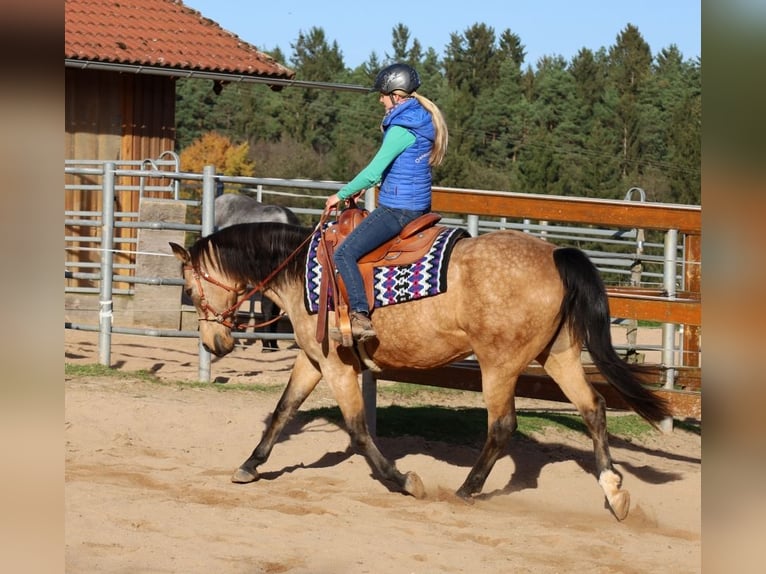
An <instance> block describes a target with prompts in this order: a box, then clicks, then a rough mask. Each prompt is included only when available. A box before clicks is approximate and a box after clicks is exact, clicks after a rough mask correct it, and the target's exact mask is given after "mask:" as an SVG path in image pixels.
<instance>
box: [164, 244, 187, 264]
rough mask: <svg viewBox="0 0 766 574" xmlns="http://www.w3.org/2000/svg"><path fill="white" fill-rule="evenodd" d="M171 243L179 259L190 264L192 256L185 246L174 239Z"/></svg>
mask: <svg viewBox="0 0 766 574" xmlns="http://www.w3.org/2000/svg"><path fill="white" fill-rule="evenodd" d="M169 243H170V248H171V249H172V250H173V253H174V254H175V256H176V257H178V259H180V260H181V263H183V264H184V265H188V264H189V262H190V261H191V256H190V255H189V252H188V251H186V249H184V248H183V247H181V246H180V245H178V243H173V242H172V241H170V242H169Z"/></svg>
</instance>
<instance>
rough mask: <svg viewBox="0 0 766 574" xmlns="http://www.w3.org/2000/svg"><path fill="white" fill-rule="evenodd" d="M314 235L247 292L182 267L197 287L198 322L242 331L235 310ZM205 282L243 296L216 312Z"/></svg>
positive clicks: (197, 268)
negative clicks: (214, 323) (200, 313)
mask: <svg viewBox="0 0 766 574" xmlns="http://www.w3.org/2000/svg"><path fill="white" fill-rule="evenodd" d="M324 220H325V216H324V214H323V215H322V218H321V219H320V221H319V223H318V224H317V229H319V228H321V226H322V224H323V223H324ZM313 235H314V231H312V232H311V233H310V234H309V235H308V237H306V239H304V240H303V241H302V242H301V244H300V245H298V247H296V248H295V249H294V250H293V252H292V253H290V255H288V256H287V257H286V258H285V259H284V261H282V263H280V264H279V265H277V267H276V269H274V270H273V271H272V272H271V273H269V274H268V275H267V276H266V278H265V279H263V281H261V282H260V283H258V284H257V285H256V286H255V287H253V288H252V289H250V290H249V291H247V290H246V289H238V288H237V287H232V286H230V285H226V284H225V283H221V282H220V281H219V280H218V279H216V278H215V277H213V276H211V275H210V274H209V273H208V272H207V271H206V270H204V269H202V268H201V267H197V266H194V265H193V264H191V265H184V270H188V271H191V273H192V277H193V278H194V282H195V283H196V285H197V291H198V293H199V299H200V302H199V308H200V311H202V313H203V316H202V317H197V320H198V321H214V322H216V323H220V324H221V325H223V326H224V327H228V328H229V329H232V330H234V331H238V330H243V329H244V328H245V327H246V326H247V325H246V324H244V323H243V324H239V325H237V324H236V323H235V322H234V320H233V319H234V316H235V314H236V313H237V310H238V309H239V307H240V305H242V303H244V302H245V301H247V300H248V299H250V297H252V296H253V295H255V294H256V293H258V292H259V291H262V290H263V289H264V288H265V287H266V286H267V285H268V284H269V283H270V282H271V280H272V279H274V277H276V276H277V274H278V273H279V272H280V271H282V270H283V269H284V268H285V267H286V266H287V264H288V263H289V262H290V261H291V260H292V259H293V258H294V257H295V256H296V255H297V254H298V252H299V251H300V250H301V249H302V248H303V246H304V245H306V243H308V242H309V240H310V239H311V237H312V236H313ZM203 279H204V280H205V281H207V282H208V283H212V284H213V285H215V286H216V287H220V288H221V289H224V290H225V291H228V292H229V293H234V294H235V295H239V294H240V293H243V295H241V296H239V297H238V299H237V300H236V301H235V302H234V304H233V305H232V306H230V307H228V308H227V309H224V310H223V311H220V312H218V311H216V310H215V309H214V308H213V307H212V306H211V305H210V303H208V301H207V297H206V296H205V290H204V289H203V287H202V285H203V283H202V280H203ZM284 316H285V313H284V312H282V313H280V314H279V315H277V316H276V317H274V318H273V319H269V320H268V321H264V322H262V323H258V324H256V325H253V328H254V329H258V328H260V327H265V326H267V325H271V324H272V323H275V322H276V321H279V320H280V319H281V318H282V317H284Z"/></svg>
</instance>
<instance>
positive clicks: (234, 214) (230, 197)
mask: <svg viewBox="0 0 766 574" xmlns="http://www.w3.org/2000/svg"><path fill="white" fill-rule="evenodd" d="M263 221H281V222H282V223H292V224H294V225H297V224H298V223H299V220H298V216H297V215H295V213H294V212H292V211H291V210H290V209H288V208H287V207H282V206H281V205H269V204H266V203H261V202H260V201H258V200H257V199H255V198H253V197H250V196H249V195H240V194H237V193H224V194H222V195H219V196H217V197H216V198H215V227H216V229H223V228H225V227H229V226H230V225H236V224H237V223H258V222H263ZM254 300H255V296H254V297H253V298H252V299H251V305H252V303H253V302H254ZM260 300H261V314H262V315H263V320H264V321H265V322H267V323H268V325H267V326H266V332H267V333H272V334H273V333H276V332H277V328H278V319H277V317H279V313H280V309H279V307H278V306H277V304H276V303H274V302H273V301H272V300H271V299H269V298H268V297H260ZM251 308H252V307H251ZM270 321H271V322H270ZM261 344H262V347H261V351H262V352H263V353H272V352H274V351H278V350H279V345H278V344H277V341H276V339H261Z"/></svg>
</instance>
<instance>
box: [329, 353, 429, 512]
mask: <svg viewBox="0 0 766 574" xmlns="http://www.w3.org/2000/svg"><path fill="white" fill-rule="evenodd" d="M333 371H335V372H332V373H327V375H328V376H327V381H328V383H329V384H330V386H331V387H332V390H333V393H334V395H335V400H336V401H337V403H338V406H339V407H340V410H341V413H342V414H343V420H344V421H345V423H346V428H347V429H348V433H349V435H350V437H351V444H352V445H353V447H354V448H355V449H356V450H357V451H358V452H361V453H362V454H363V455H364V457H365V459H366V460H367V463H368V464H369V465H370V468H371V469H372V470H373V472H375V473H377V474H378V475H379V476H380V477H382V478H384V479H386V480H390V481H392V482H393V483H395V484H396V485H397V486H398V487H399V488H400V489H401V490H403V491H404V492H405V493H407V494H410V495H412V496H414V497H415V498H423V497H424V496H425V488H424V487H423V482H422V481H421V480H420V477H419V476H418V475H417V474H415V473H414V472H407V473H405V474H402V473H401V472H399V470H398V469H397V468H396V465H395V464H394V463H393V462H392V461H390V460H388V459H387V458H386V457H384V456H383V454H382V453H381V452H380V450H378V447H377V445H376V444H375V441H374V440H373V438H372V436H371V435H370V431H369V428H368V427H367V420H366V418H365V415H364V401H363V398H362V392H361V390H360V388H359V380H358V374H357V372H356V370H354V369H353V367H351V366H348V365H345V366H344V368H341V369H338V370H335V369H333Z"/></svg>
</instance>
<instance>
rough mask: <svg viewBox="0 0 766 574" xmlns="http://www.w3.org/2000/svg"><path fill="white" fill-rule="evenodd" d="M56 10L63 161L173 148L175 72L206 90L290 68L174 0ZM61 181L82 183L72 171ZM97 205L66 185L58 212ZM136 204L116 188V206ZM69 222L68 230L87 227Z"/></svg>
mask: <svg viewBox="0 0 766 574" xmlns="http://www.w3.org/2000/svg"><path fill="white" fill-rule="evenodd" d="M64 13H65V38H64V62H65V76H66V80H65V109H66V111H65V124H66V135H65V151H64V157H65V159H66V160H88V161H91V160H93V161H116V162H130V161H137V162H141V161H144V160H153V159H157V158H159V157H160V155H161V154H163V153H164V152H172V151H174V147H175V85H176V79H177V78H179V77H183V78H198V79H199V80H200V81H205V82H209V83H210V86H211V89H212V88H213V86H214V84H215V83H216V82H218V83H219V85H220V83H221V82H226V81H243V80H244V81H249V82H263V83H266V84H270V85H272V87H281V86H282V85H284V84H286V83H289V82H290V81H291V80H292V79H293V78H294V75H295V74H294V72H293V71H292V70H289V69H288V68H285V67H284V66H282V65H281V64H279V63H278V62H276V61H275V60H274V59H273V58H271V57H270V56H268V55H267V54H265V53H263V52H260V51H259V50H258V49H256V48H255V47H254V46H252V45H250V44H248V43H246V42H243V41H242V40H240V39H239V38H238V37H237V36H236V35H234V34H232V33H230V32H228V31H226V30H224V29H222V28H221V27H220V26H219V25H218V24H216V23H215V22H213V21H212V20H210V19H208V18H205V17H204V16H203V15H202V14H201V13H199V12H198V11H196V10H193V9H191V8H188V7H186V6H184V4H183V3H182V2H181V1H179V0H120V1H119V2H115V1H114V0H65V2H64ZM65 179H66V183H67V184H70V187H75V186H84V185H87V184H88V181H87V179H88V178H87V177H84V176H81V175H80V176H76V177H75V176H66V178H65ZM75 181H76V185H74V186H73V185H72V184H73V183H75ZM150 196H151V194H150ZM100 203H101V198H100V195H99V194H98V193H93V192H86V191H81V190H79V189H68V190H67V191H65V209H66V210H67V211H73V212H88V211H99V210H100ZM138 203H139V197H138V194H137V193H133V192H120V193H119V194H118V198H117V205H116V206H115V208H116V210H117V211H123V212H136V211H138V207H139V206H138ZM73 227H78V226H70V227H69V228H67V229H66V233H67V235H70V236H71V235H73V234H74V235H78V236H79V235H83V234H84V235H88V234H91V233H92V230H89V229H88V228H87V227H85V226H79V228H77V229H74V228H73ZM132 231H133V230H130V229H123V230H121V231H120V233H121V234H123V235H132V234H133V233H132ZM73 258H75V260H77V261H81V260H88V259H91V260H92V259H93V255H92V254H90V255H89V254H88V253H87V252H85V253H82V252H80V253H74V254H68V256H67V259H68V260H69V261H72V260H73ZM123 259H126V261H127V262H129V261H131V260H132V257H130V256H127V258H125V257H123Z"/></svg>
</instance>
